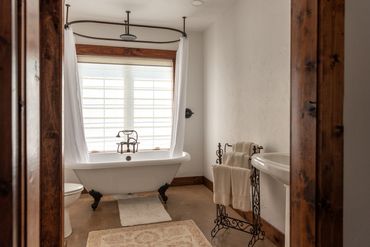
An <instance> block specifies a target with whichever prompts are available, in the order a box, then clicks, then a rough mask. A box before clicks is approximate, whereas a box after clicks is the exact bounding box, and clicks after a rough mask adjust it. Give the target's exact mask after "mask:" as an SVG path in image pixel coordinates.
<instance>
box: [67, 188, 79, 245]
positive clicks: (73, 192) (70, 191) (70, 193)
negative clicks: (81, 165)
mask: <svg viewBox="0 0 370 247" xmlns="http://www.w3.org/2000/svg"><path fill="white" fill-rule="evenodd" d="M83 189H84V187H83V186H82V185H81V184H75V183H64V237H65V238H66V237H68V236H69V235H71V234H72V226H71V221H70V219H69V209H68V208H69V207H70V206H71V205H72V204H73V203H74V202H75V201H77V199H78V198H80V196H81V192H82V190H83Z"/></svg>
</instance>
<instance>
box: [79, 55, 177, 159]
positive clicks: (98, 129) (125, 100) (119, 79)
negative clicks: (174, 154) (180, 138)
mask: <svg viewBox="0 0 370 247" xmlns="http://www.w3.org/2000/svg"><path fill="white" fill-rule="evenodd" d="M103 62H105V63H103ZM79 71H80V77H81V83H82V95H83V100H82V104H83V105H82V108H83V117H84V128H85V135H86V142H87V146H88V150H89V151H90V152H93V151H115V150H116V148H117V145H116V143H117V140H116V135H117V132H118V131H120V130H124V129H134V130H136V131H137V132H138V134H139V142H140V145H139V150H143V149H155V148H161V149H167V148H169V147H170V144H171V129H172V104H173V68H172V61H171V60H153V59H148V60H143V59H140V60H138V59H136V60H131V59H126V60H125V59H106V60H104V61H103V60H102V58H101V57H99V60H98V59H96V57H95V58H94V57H91V58H90V60H89V58H88V57H87V56H84V57H83V58H80V57H79Z"/></svg>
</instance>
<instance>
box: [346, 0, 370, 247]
mask: <svg viewBox="0 0 370 247" xmlns="http://www.w3.org/2000/svg"><path fill="white" fill-rule="evenodd" d="M369 13H370V2H369V1H368V0H356V1H346V17H345V90H344V94H345V95H344V128H345V132H344V246H345V247H352V246H370V161H369V159H368V158H367V157H366V156H365V154H366V153H368V152H369V149H370V130H369V128H370V73H369V68H370V28H369V26H370V14H369Z"/></svg>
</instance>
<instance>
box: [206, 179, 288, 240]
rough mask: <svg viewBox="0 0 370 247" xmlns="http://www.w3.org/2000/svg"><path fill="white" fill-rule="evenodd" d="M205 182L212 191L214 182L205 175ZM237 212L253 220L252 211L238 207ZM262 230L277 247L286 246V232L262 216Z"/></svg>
mask: <svg viewBox="0 0 370 247" xmlns="http://www.w3.org/2000/svg"><path fill="white" fill-rule="evenodd" d="M203 184H204V186H206V187H207V188H208V189H209V190H210V191H212V192H213V182H212V181H210V180H209V179H208V178H206V177H203ZM233 210H234V211H235V212H237V213H238V214H239V215H240V216H241V217H243V218H244V219H246V220H248V221H252V212H242V211H240V210H237V209H233ZM261 224H262V230H263V231H265V236H266V238H268V239H269V240H270V241H271V242H272V243H273V244H274V245H275V246H277V247H284V241H285V237H284V234H283V233H282V232H281V231H279V230H278V229H277V228H275V227H274V226H273V225H271V224H270V223H268V222H267V221H266V220H264V219H263V218H261Z"/></svg>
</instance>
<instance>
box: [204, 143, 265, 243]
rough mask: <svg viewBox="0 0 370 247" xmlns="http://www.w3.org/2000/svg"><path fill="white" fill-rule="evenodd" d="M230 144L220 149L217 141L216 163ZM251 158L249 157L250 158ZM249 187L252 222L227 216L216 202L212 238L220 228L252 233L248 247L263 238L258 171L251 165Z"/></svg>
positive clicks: (259, 148)
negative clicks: (250, 190)
mask: <svg viewBox="0 0 370 247" xmlns="http://www.w3.org/2000/svg"><path fill="white" fill-rule="evenodd" d="M231 146H232V145H230V144H228V143H226V144H225V146H224V149H222V145H221V143H218V149H217V151H216V155H217V160H216V163H217V164H219V165H221V164H222V156H223V154H224V152H226V147H231ZM261 149H263V147H262V146H259V145H256V146H254V147H253V153H252V154H251V156H250V157H252V156H253V155H254V154H257V153H260V152H261ZM250 159H251V158H250ZM250 180H251V188H252V222H248V221H243V220H239V219H235V218H232V217H230V216H228V214H227V212H226V207H225V206H224V205H220V204H216V219H215V221H214V222H215V224H216V225H215V226H214V227H213V229H212V231H211V236H212V238H214V237H216V235H217V233H218V232H219V231H220V230H222V229H229V228H232V229H235V230H238V231H242V232H245V233H248V234H251V235H252V238H251V240H250V241H249V243H248V247H252V246H254V245H255V243H256V242H257V241H258V240H263V239H264V237H265V232H264V231H262V224H261V204H260V172H259V170H258V169H256V168H254V167H253V166H252V172H251V176H250Z"/></svg>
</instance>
